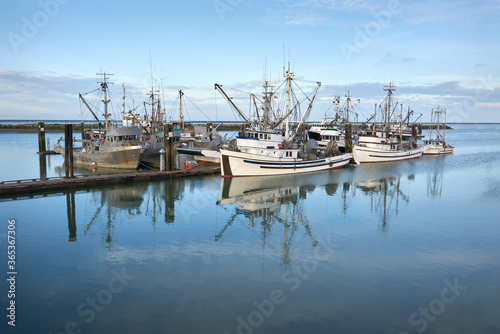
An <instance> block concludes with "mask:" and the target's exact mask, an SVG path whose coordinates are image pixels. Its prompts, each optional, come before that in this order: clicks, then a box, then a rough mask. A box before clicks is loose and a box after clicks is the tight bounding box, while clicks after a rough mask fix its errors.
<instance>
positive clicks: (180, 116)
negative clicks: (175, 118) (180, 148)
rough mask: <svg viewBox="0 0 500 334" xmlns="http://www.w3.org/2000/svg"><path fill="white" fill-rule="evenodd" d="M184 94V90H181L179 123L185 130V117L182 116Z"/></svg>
mask: <svg viewBox="0 0 500 334" xmlns="http://www.w3.org/2000/svg"><path fill="white" fill-rule="evenodd" d="M183 95H184V93H183V92H182V90H179V122H180V123H181V124H180V126H181V129H184V116H182V96H183Z"/></svg>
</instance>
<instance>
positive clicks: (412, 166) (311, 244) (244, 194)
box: [0, 125, 500, 334]
mask: <svg viewBox="0 0 500 334" xmlns="http://www.w3.org/2000/svg"><path fill="white" fill-rule="evenodd" d="M55 136H56V138H58V137H57V136H58V135H57V134H56V135H55ZM447 138H448V141H449V142H450V144H452V145H455V146H456V148H455V154H454V155H452V156H446V157H423V158H421V159H416V160H412V161H407V162H401V163H392V164H372V165H361V166H358V167H356V166H352V167H348V168H344V169H342V170H338V171H331V172H326V173H316V174H310V175H302V176H299V177H295V176H292V177H281V178H279V177H278V178H237V179H233V180H229V179H228V180H224V181H223V182H222V181H221V179H220V177H218V176H209V177H203V178H191V179H178V180H169V181H164V182H154V183H140V184H132V185H123V186H115V187H106V188H99V189H90V190H88V191H86V190H85V191H76V192H68V193H55V194H48V195H46V196H45V197H43V196H34V197H33V198H29V197H24V198H18V199H16V200H13V199H5V198H4V199H1V200H0V219H2V221H3V222H4V224H3V225H2V226H4V228H3V229H2V230H1V231H0V234H1V235H0V237H1V244H2V245H4V246H2V247H1V248H2V249H4V250H3V252H6V248H7V247H6V245H7V243H6V238H7V236H6V235H7V228H6V226H7V221H8V219H15V221H16V237H17V244H16V246H17V259H16V261H17V271H18V276H17V282H16V284H17V287H16V288H17V291H16V292H17V293H16V305H17V313H16V316H17V317H16V327H17V328H16V330H17V332H23V333H54V334H55V333H71V332H75V333H77V332H78V330H80V331H81V333H221V334H224V333H230V334H232V333H384V334H385V333H499V332H500V320H499V319H500V314H499V310H500V256H499V254H500V243H499V239H500V219H499V217H500V205H499V202H500V126H499V125H456V126H455V130H453V131H448V133H447ZM12 141H13V142H14V144H12V145H11V144H9V145H6V143H7V142H9V143H11V142H12ZM31 141H34V143H32V142H31ZM0 142H1V143H2V146H1V147H2V148H1V150H0V157H1V159H2V162H4V163H3V164H2V167H1V179H13V178H24V175H26V177H36V176H38V175H37V172H38V169H37V168H38V166H37V165H36V164H35V166H27V163H28V161H31V163H32V164H33V159H31V160H29V159H28V158H26V157H25V156H24V153H26V151H27V150H28V149H26V147H27V146H30V145H31V146H32V147H35V150H36V135H34V136H31V135H29V134H0ZM51 142H52V139H51ZM16 147H17V149H16ZM30 150H31V149H30ZM31 151H33V150H31ZM6 152H7V153H6ZM5 157H8V158H9V160H8V161H9V163H7V164H6V163H5V161H7V160H5ZM25 158H26V160H24V159H25ZM52 158H55V157H52ZM52 158H51V159H52ZM36 159H38V157H36V156H35V160H34V161H35V162H37V160H36ZM56 159H57V158H56ZM56 159H54V160H52V162H51V163H52V164H53V165H51V166H52V167H51V168H54V165H56V164H57V163H59V162H56V161H55V160H56ZM21 173H22V176H21ZM4 254H5V253H4ZM6 257H7V256H6V255H5V256H3V259H4V261H5V264H6V262H7V259H6ZM3 268H6V266H5V265H4V266H3ZM6 272H7V269H5V275H6ZM2 284H3V285H2V286H1V291H3V292H2V294H1V295H0V300H1V303H2V305H3V306H2V309H3V310H4V311H2V312H4V314H3V315H2V318H3V319H4V320H3V321H2V325H1V326H2V332H4V329H6V328H7V327H8V326H7V324H6V322H7V320H6V317H5V315H6V312H7V311H6V310H5V307H6V305H7V302H8V299H7V290H8V287H7V285H6V283H5V280H4V282H3V283H2Z"/></svg>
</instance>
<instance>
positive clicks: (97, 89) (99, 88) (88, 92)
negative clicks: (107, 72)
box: [83, 87, 101, 95]
mask: <svg viewBox="0 0 500 334" xmlns="http://www.w3.org/2000/svg"><path fill="white" fill-rule="evenodd" d="M99 89H101V88H100V87H99V88H96V89H94V90H91V91H90V92H87V93H83V95H87V94H90V93H93V92H95V91H96V90H99Z"/></svg>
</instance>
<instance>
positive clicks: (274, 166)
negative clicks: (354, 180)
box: [220, 149, 352, 177]
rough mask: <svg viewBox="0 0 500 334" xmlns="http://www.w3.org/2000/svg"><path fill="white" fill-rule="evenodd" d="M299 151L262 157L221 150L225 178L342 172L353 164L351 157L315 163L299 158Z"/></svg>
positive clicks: (268, 151) (268, 153)
mask: <svg viewBox="0 0 500 334" xmlns="http://www.w3.org/2000/svg"><path fill="white" fill-rule="evenodd" d="M299 152H300V150H299V149H278V150H272V149H266V150H263V151H262V154H253V153H247V152H238V151H230V150H225V149H221V150H220V154H221V175H222V177H233V176H269V175H287V174H297V173H310V172H319V171H324V170H329V169H337V168H342V167H344V166H345V165H347V164H348V163H349V161H350V160H351V157H352V156H351V154H342V155H338V156H325V157H320V158H317V157H316V158H315V159H307V158H301V157H299Z"/></svg>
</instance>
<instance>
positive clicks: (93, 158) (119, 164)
mask: <svg viewBox="0 0 500 334" xmlns="http://www.w3.org/2000/svg"><path fill="white" fill-rule="evenodd" d="M54 149H55V148H54ZM143 152H144V148H143V147H142V146H139V145H138V146H132V147H130V146H127V147H120V146H117V147H106V148H102V149H101V150H100V151H97V152H89V151H84V150H82V149H81V148H77V149H75V150H74V151H73V161H74V162H75V163H79V164H82V165H86V166H97V167H106V168H122V169H136V168H137V167H138V166H139V162H140V161H141V158H142V154H143ZM58 153H60V154H62V155H63V156H64V148H61V151H60V152H58Z"/></svg>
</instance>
